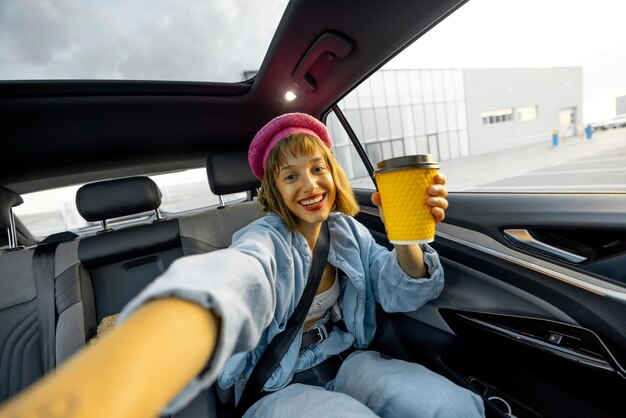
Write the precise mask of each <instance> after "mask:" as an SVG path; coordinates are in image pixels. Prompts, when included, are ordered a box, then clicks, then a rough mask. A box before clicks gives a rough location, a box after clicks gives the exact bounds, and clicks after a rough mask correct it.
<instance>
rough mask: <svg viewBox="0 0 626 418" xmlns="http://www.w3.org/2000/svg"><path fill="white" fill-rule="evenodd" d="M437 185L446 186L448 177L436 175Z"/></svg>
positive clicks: (441, 174)
mask: <svg viewBox="0 0 626 418" xmlns="http://www.w3.org/2000/svg"><path fill="white" fill-rule="evenodd" d="M435 184H446V175H445V174H443V173H437V174H435Z"/></svg>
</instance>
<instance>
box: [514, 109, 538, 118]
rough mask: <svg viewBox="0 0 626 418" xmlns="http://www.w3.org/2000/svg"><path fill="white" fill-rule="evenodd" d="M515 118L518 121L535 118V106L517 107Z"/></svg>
mask: <svg viewBox="0 0 626 418" xmlns="http://www.w3.org/2000/svg"><path fill="white" fill-rule="evenodd" d="M517 119H518V120H520V121H525V120H533V119H537V106H523V107H518V108H517Z"/></svg>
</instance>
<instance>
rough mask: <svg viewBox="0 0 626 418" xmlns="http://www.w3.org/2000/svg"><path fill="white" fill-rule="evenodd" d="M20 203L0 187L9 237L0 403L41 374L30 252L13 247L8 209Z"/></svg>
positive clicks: (0, 280) (0, 295)
mask: <svg viewBox="0 0 626 418" xmlns="http://www.w3.org/2000/svg"><path fill="white" fill-rule="evenodd" d="M22 203H23V200H22V198H21V197H20V196H19V195H18V194H17V193H15V192H13V191H12V190H9V189H6V188H4V187H1V186H0V229H1V230H2V231H3V232H5V231H6V233H7V236H8V237H9V239H8V242H9V245H8V248H7V249H5V250H4V251H2V253H1V254H0V402H2V401H4V400H6V399H7V398H9V397H10V396H13V395H14V394H16V393H17V392H19V391H21V390H22V389H24V388H25V387H27V386H28V385H30V384H31V383H33V382H34V381H35V380H36V379H38V378H39V377H40V376H41V375H42V374H43V367H42V361H41V350H40V338H39V335H40V331H39V323H38V311H37V293H36V288H35V280H34V273H33V253H34V248H20V247H18V246H17V240H16V232H15V227H14V225H15V224H14V222H13V210H12V208H13V207H14V206H18V205H20V204H22Z"/></svg>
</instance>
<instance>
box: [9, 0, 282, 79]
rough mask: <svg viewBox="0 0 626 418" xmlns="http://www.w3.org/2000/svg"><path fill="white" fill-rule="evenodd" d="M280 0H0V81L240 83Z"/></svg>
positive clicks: (263, 44) (264, 42)
mask: <svg viewBox="0 0 626 418" xmlns="http://www.w3.org/2000/svg"><path fill="white" fill-rule="evenodd" d="M286 2H287V0H265V1H264V2H263V6H262V7H259V6H258V2H255V1H253V0H245V1H238V2H233V1H230V0H214V1H193V2H192V1H179V0H178V1H177V0H157V1H140V2H132V3H131V2H128V1H122V0H108V1H104V2H82V1H77V0H61V1H54V2H45V1H36V0H26V1H19V2H3V3H2V5H1V6H0V79H29V78H34V79H46V78H48V79H50V78H77V79H94V78H104V79H111V78H114V79H139V80H196V81H240V80H241V77H242V73H243V71H246V70H256V69H258V67H259V66H260V64H261V62H262V59H263V57H264V55H265V51H266V50H267V47H268V46H269V43H270V41H271V37H272V35H273V33H274V30H275V28H276V26H277V25H278V21H279V20H280V17H281V16H282V13H283V10H284V8H285V6H286Z"/></svg>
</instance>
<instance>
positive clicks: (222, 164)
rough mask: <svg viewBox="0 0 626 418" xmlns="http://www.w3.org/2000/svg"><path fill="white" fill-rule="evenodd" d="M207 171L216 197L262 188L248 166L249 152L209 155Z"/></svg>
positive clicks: (227, 152)
mask: <svg viewBox="0 0 626 418" xmlns="http://www.w3.org/2000/svg"><path fill="white" fill-rule="evenodd" d="M206 171H207V177H208V178H209V186H210V187H211V191H212V192H213V193H214V194H216V195H225V194H230V193H238V192H246V191H248V190H254V189H257V188H259V187H260V186H261V182H260V181H259V180H258V179H257V178H256V177H255V176H254V174H252V170H251V169H250V165H249V164H248V151H247V150H241V151H226V152H215V153H211V154H209V156H208V157H207V160H206Z"/></svg>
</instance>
